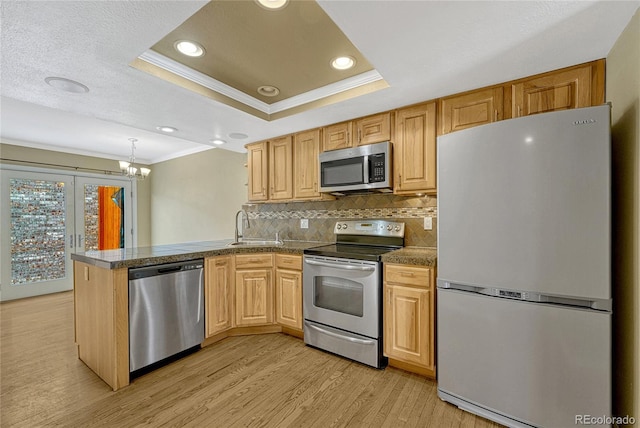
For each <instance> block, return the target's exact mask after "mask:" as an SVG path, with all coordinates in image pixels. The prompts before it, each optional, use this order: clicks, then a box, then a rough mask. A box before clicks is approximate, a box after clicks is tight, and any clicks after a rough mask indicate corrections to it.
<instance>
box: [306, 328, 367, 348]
mask: <svg viewBox="0 0 640 428" xmlns="http://www.w3.org/2000/svg"><path fill="white" fill-rule="evenodd" d="M307 327H308V328H310V329H313V330H317V331H319V332H320V333H322V334H326V335H327V336H331V337H335V338H336V339H342V340H347V341H349V342H351V343H359V344H361V345H372V344H375V343H376V342H375V340H363V339H357V338H355V337H348V336H343V335H341V334H338V333H334V332H332V331H329V330H325V329H324V328H320V327H318V326H316V325H313V324H307Z"/></svg>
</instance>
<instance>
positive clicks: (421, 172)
mask: <svg viewBox="0 0 640 428" xmlns="http://www.w3.org/2000/svg"><path fill="white" fill-rule="evenodd" d="M396 124H397V129H396V140H395V142H394V144H393V149H394V154H393V159H394V180H395V182H394V193H396V194H404V193H421V192H426V193H435V191H436V103H435V102H431V103H427V104H421V105H417V106H414V107H409V108H406V109H401V110H398V111H397V113H396Z"/></svg>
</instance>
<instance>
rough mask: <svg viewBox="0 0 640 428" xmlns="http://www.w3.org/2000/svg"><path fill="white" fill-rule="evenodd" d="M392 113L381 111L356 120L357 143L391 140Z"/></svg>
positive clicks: (359, 144) (361, 144)
mask: <svg viewBox="0 0 640 428" xmlns="http://www.w3.org/2000/svg"><path fill="white" fill-rule="evenodd" d="M391 121H392V119H391V113H390V112H386V113H380V114H375V115H372V116H367V117H363V118H362V119H358V120H356V121H355V122H354V123H355V126H354V128H355V133H356V145H358V146H364V145H366V144H374V143H380V142H382V141H390V140H391Z"/></svg>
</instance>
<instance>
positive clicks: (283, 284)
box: [275, 254, 302, 331]
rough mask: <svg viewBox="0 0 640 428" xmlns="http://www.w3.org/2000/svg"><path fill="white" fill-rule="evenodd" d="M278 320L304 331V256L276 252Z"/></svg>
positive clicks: (287, 325) (279, 322) (280, 322)
mask: <svg viewBox="0 0 640 428" xmlns="http://www.w3.org/2000/svg"><path fill="white" fill-rule="evenodd" d="M275 292H276V293H275V295H276V322H277V323H278V324H280V325H282V326H284V327H290V328H293V329H296V330H298V331H302V257H301V256H296V255H286V254H276V290H275Z"/></svg>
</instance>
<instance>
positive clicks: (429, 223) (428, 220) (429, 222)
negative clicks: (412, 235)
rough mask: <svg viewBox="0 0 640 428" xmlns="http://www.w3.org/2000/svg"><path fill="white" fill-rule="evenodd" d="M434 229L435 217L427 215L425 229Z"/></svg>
mask: <svg viewBox="0 0 640 428" xmlns="http://www.w3.org/2000/svg"><path fill="white" fill-rule="evenodd" d="M432 229H433V217H425V218H424V230H432Z"/></svg>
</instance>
